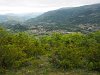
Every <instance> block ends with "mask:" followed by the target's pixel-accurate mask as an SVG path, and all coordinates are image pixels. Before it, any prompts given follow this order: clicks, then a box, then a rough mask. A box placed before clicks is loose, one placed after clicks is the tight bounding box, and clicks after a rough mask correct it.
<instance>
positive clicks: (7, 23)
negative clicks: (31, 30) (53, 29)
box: [0, 13, 42, 31]
mask: <svg viewBox="0 0 100 75" xmlns="http://www.w3.org/2000/svg"><path fill="white" fill-rule="evenodd" d="M41 14H42V13H27V14H13V13H7V14H4V15H0V26H3V27H6V28H7V29H10V30H13V31H24V30H26V29H28V28H27V26H25V25H23V22H24V21H26V20H28V19H30V18H35V17H37V16H39V15H41Z"/></svg>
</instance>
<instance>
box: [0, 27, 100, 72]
mask: <svg viewBox="0 0 100 75" xmlns="http://www.w3.org/2000/svg"><path fill="white" fill-rule="evenodd" d="M42 56H45V57H47V59H48V61H46V62H48V63H50V64H51V65H52V67H53V68H56V69H63V70H68V69H87V70H96V71H100V31H97V32H93V33H89V34H82V33H71V34H61V33H52V34H51V35H46V36H42V37H38V36H33V35H29V34H27V33H24V32H20V33H10V32H7V31H6V30H5V29H3V28H0V71H1V72H2V71H4V70H7V69H18V68H21V67H25V66H30V65H34V62H35V63H38V62H36V61H35V60H37V59H40V58H41V57H42ZM40 64H41V62H40Z"/></svg>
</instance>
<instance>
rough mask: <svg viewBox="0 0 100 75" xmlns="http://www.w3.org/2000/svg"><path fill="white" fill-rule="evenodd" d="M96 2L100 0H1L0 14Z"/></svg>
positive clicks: (53, 8)
mask: <svg viewBox="0 0 100 75" xmlns="http://www.w3.org/2000/svg"><path fill="white" fill-rule="evenodd" d="M95 3H100V0H0V14H5V13H33V12H46V11H49V10H55V9H58V8H62V7H77V6H83V5H89V4H95Z"/></svg>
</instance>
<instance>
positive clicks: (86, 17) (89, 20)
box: [25, 4, 100, 33]
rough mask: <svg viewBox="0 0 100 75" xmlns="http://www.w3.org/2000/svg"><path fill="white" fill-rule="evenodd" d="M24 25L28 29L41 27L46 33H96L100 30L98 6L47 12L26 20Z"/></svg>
mask: <svg viewBox="0 0 100 75" xmlns="http://www.w3.org/2000/svg"><path fill="white" fill-rule="evenodd" d="M25 24H27V25H29V26H30V27H32V26H43V28H44V29H45V30H46V31H52V30H67V31H72V32H73V31H75V32H77V31H80V32H85V33H87V32H91V31H96V30H99V29H100V4H93V5H86V6H80V7H71V8H61V9H57V10H53V11H48V12H46V13H44V14H42V15H40V16H38V17H36V18H32V19H29V20H27V21H26V22H25Z"/></svg>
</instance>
